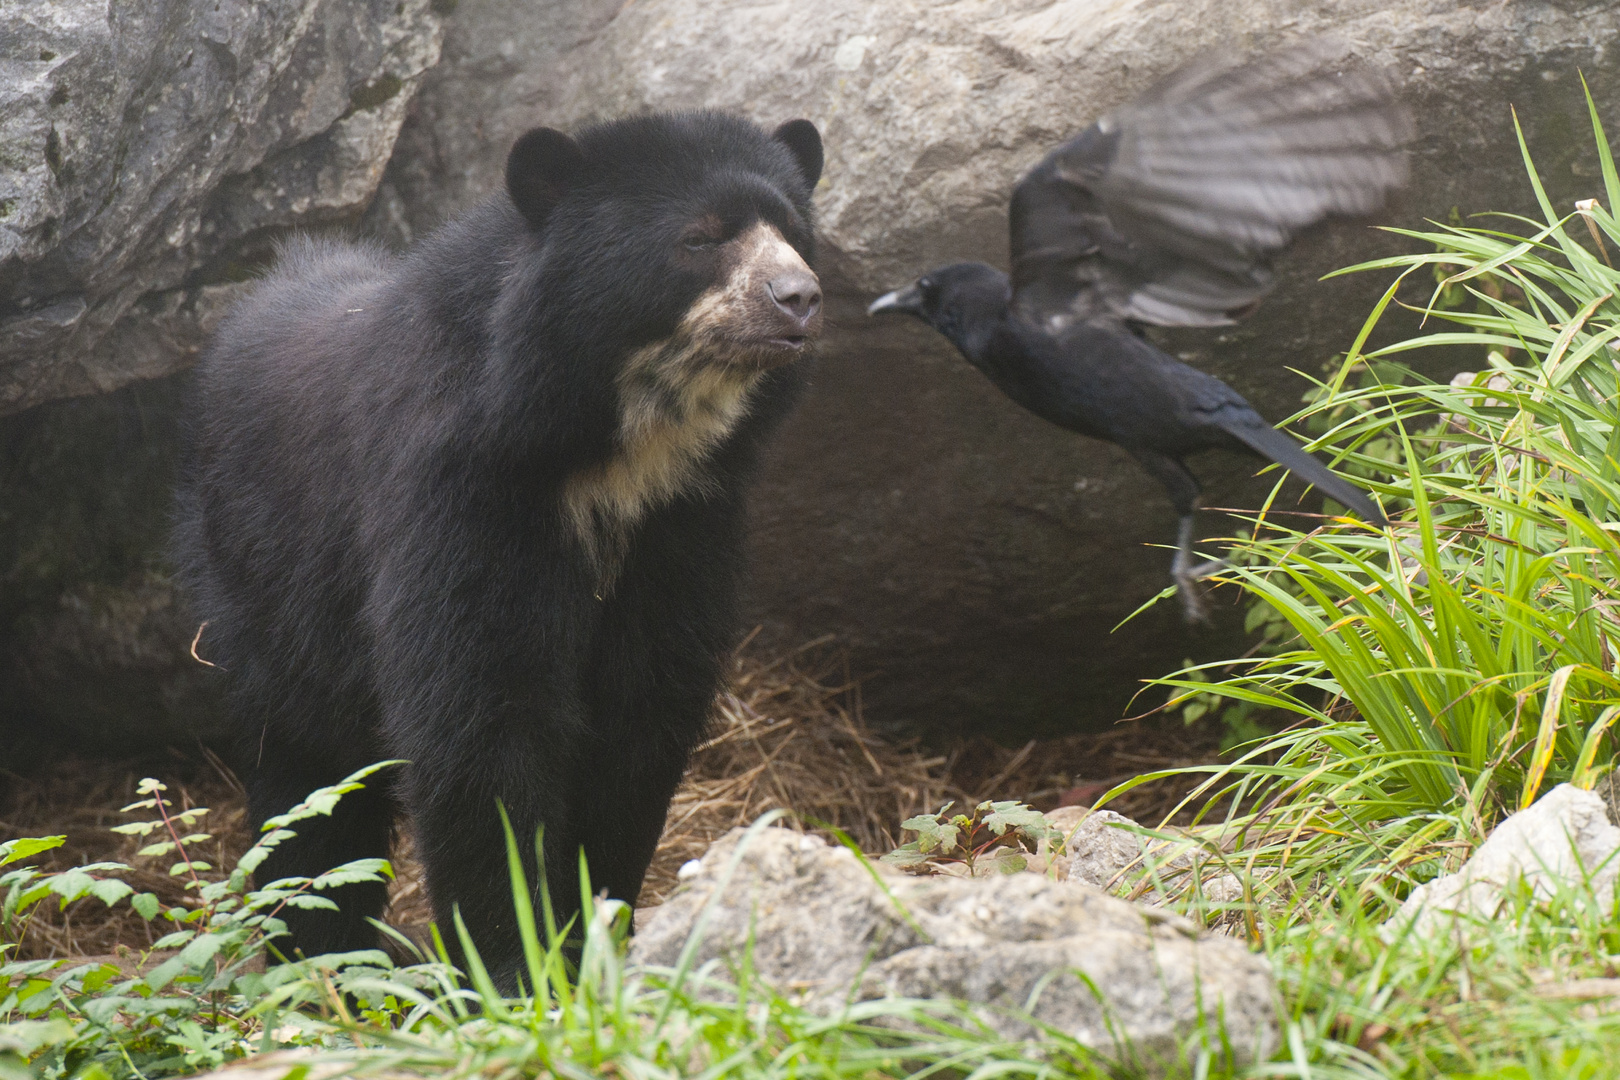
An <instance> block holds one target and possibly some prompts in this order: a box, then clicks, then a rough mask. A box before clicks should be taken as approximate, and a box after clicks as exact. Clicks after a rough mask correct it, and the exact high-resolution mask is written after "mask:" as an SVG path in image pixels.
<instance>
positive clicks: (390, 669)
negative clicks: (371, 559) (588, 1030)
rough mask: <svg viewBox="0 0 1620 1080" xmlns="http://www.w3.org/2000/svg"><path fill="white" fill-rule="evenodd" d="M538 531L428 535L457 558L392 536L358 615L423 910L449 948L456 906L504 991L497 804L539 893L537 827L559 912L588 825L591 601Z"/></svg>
mask: <svg viewBox="0 0 1620 1080" xmlns="http://www.w3.org/2000/svg"><path fill="white" fill-rule="evenodd" d="M475 525H476V527H474V526H475ZM409 538H410V537H409V534H407V536H406V539H409ZM541 539H543V538H536V537H527V538H524V537H513V536H512V534H511V533H510V532H504V531H503V530H502V529H501V528H500V527H499V526H498V525H492V524H491V523H489V522H488V521H485V522H476V523H475V522H468V523H465V524H464V526H463V527H461V528H457V529H453V530H452V531H451V532H450V535H449V536H448V538H441V539H440V540H439V542H438V543H437V544H436V545H433V549H434V550H436V551H449V552H455V553H457V555H458V556H459V557H458V558H455V559H447V558H442V557H441V558H432V557H429V555H426V554H424V555H422V556H421V557H420V558H415V557H412V555H413V552H412V551H411V550H409V549H404V550H402V552H401V554H400V556H399V558H397V559H396V560H395V561H394V562H393V563H392V564H391V565H390V567H389V573H388V575H386V576H385V577H384V578H383V579H382V580H381V581H380V582H379V585H378V588H377V590H376V595H377V597H379V598H383V599H387V600H388V601H389V602H388V603H387V604H383V603H378V604H377V605H376V606H374V607H373V609H372V611H371V612H370V615H371V619H370V621H371V626H372V628H373V633H374V634H375V641H376V655H377V656H378V658H379V662H378V664H377V666H376V668H375V680H376V685H377V689H378V695H379V697H380V699H381V701H382V712H383V720H382V727H383V736H384V740H385V742H386V743H387V746H388V749H389V751H390V753H391V754H392V755H393V756H396V757H400V758H404V759H406V760H407V761H409V762H410V765H409V766H408V767H407V769H406V770H405V778H404V783H403V785H402V795H403V801H404V803H405V806H406V809H407V810H408V812H409V813H410V815H411V818H412V822H413V825H414V828H415V831H416V837H417V842H418V848H419V851H420V854H421V857H422V861H423V863H424V865H425V867H426V870H427V879H428V887H429V891H430V893H431V895H432V898H433V911H434V918H435V920H436V921H437V922H438V924H439V929H440V932H441V933H442V934H443V935H444V937H445V939H446V942H447V943H448V944H449V945H450V946H451V948H452V949H453V950H457V945H456V921H455V916H456V914H457V913H459V914H460V917H461V921H462V923H463V924H464V925H465V926H466V928H467V931H468V933H469V934H470V935H471V938H472V941H473V944H474V946H475V947H476V949H477V950H478V953H479V956H480V958H481V959H482V961H483V963H484V965H485V966H486V967H487V968H488V969H489V971H490V973H491V975H492V976H493V977H494V978H495V980H496V985H497V986H498V987H500V988H501V990H502V991H504V992H508V993H510V992H513V991H515V990H516V988H517V983H518V977H519V974H520V973H521V972H522V971H523V952H522V945H521V942H520V940H519V937H518V930H517V920H516V916H515V912H514V908H513V896H512V884H511V880H510V875H509V873H508V864H507V849H506V838H505V833H504V830H503V829H502V827H501V818H500V808H504V809H505V811H506V814H507V816H508V818H509V819H510V821H511V823H512V830H513V833H514V836H515V838H516V841H517V847H518V851H519V852H520V854H521V855H522V858H523V865H524V873H525V877H526V878H527V879H528V884H529V887H530V891H531V893H532V894H533V896H534V898H535V900H536V902H537V903H538V898H539V894H538V885H539V881H540V868H539V866H538V865H537V862H536V859H535V856H534V838H535V835H536V832H537V831H538V830H539V829H541V827H542V826H543V827H544V829H545V837H546V867H545V870H546V878H547V880H548V882H549V884H550V891H551V895H552V897H553V900H554V903H555V905H556V907H557V909H558V911H559V914H560V916H561V917H562V918H564V919H566V918H567V917H568V916H569V915H570V914H572V913H573V911H574V910H575V909H576V908H577V907H578V903H579V900H578V897H579V892H578V885H577V882H576V874H577V869H576V865H577V859H578V851H579V846H580V843H581V840H582V830H583V829H585V828H588V827H589V823H588V822H587V821H585V820H583V819H582V818H581V816H580V814H579V812H578V807H577V794H576V792H577V790H578V782H579V776H580V773H581V769H582V768H583V767H584V763H585V762H586V761H587V759H588V756H589V755H588V752H587V750H586V742H587V740H588V739H589V732H590V728H591V721H590V718H589V714H588V707H587V704H586V702H585V700H584V698H583V696H582V694H581V693H580V673H581V668H582V666H583V664H584V661H585V656H586V655H587V652H588V648H589V642H590V640H591V637H592V635H593V633H594V631H595V627H596V625H597V623H598V622H599V619H600V616H599V613H598V607H599V602H598V601H597V600H596V599H595V598H594V595H593V593H592V589H591V582H590V579H589V575H588V574H587V573H586V572H585V571H584V570H583V569H582V568H581V567H580V565H579V563H578V562H577V560H574V559H571V558H570V557H569V556H570V553H569V552H568V551H567V550H566V549H562V550H558V549H557V548H552V549H549V550H548V549H546V548H545V547H543V546H542V543H541ZM536 921H537V922H538V921H539V919H538V917H537V920H536ZM524 981H525V982H527V981H528V979H527V977H525V978H524Z"/></svg>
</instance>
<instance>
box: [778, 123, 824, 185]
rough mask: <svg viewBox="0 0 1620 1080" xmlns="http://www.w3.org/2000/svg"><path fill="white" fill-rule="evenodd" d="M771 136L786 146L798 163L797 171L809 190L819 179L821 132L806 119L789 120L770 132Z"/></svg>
mask: <svg viewBox="0 0 1620 1080" xmlns="http://www.w3.org/2000/svg"><path fill="white" fill-rule="evenodd" d="M771 138H773V139H775V140H776V141H777V142H779V143H781V144H782V145H783V146H785V147H787V148H788V150H790V151H791V152H792V153H793V157H794V159H795V160H796V161H798V163H799V171H800V172H802V173H803V174H804V181H805V183H806V184H808V185H809V186H810V190H812V191H814V190H815V188H816V181H817V180H820V179H821V164H822V157H821V132H819V131H817V130H816V125H814V124H812V123H811V122H810V121H808V120H789V121H788V122H787V123H785V124H783V125H782V126H781V127H779V128H777V129H776V130H775V131H774V132H772V133H771Z"/></svg>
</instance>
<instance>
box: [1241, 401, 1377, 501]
mask: <svg viewBox="0 0 1620 1080" xmlns="http://www.w3.org/2000/svg"><path fill="white" fill-rule="evenodd" d="M1251 415H1252V416H1254V420H1253V421H1252V422H1247V421H1246V420H1245V419H1243V418H1233V420H1231V421H1230V422H1227V423H1223V424H1222V425H1221V426H1222V427H1224V428H1225V429H1226V430H1227V431H1228V432H1230V433H1231V434H1232V436H1233V437H1234V438H1236V439H1238V440H1239V441H1240V442H1242V443H1243V444H1244V445H1245V446H1248V447H1249V448H1250V449H1252V450H1253V451H1254V452H1255V453H1257V454H1261V455H1264V456H1265V457H1268V458H1270V459H1271V460H1272V461H1275V462H1276V463H1277V464H1278V465H1281V466H1282V467H1283V468H1285V469H1287V470H1288V471H1289V472H1291V473H1293V474H1294V475H1295V476H1297V477H1299V478H1300V479H1301V480H1305V481H1308V482H1310V483H1312V484H1314V485H1316V487H1317V488H1318V489H1320V490H1321V492H1322V493H1323V494H1324V495H1327V496H1329V497H1330V498H1333V499H1336V500H1338V501H1339V502H1340V503H1342V504H1344V505H1345V506H1346V507H1348V508H1349V509H1350V510H1352V511H1354V512H1355V514H1356V516H1357V517H1359V518H1362V519H1364V520H1366V521H1370V522H1372V523H1373V524H1374V525H1379V526H1383V525H1386V524H1388V523H1387V522H1386V521H1385V520H1384V515H1383V514H1381V513H1379V511H1378V507H1377V506H1375V505H1374V504H1373V501H1372V500H1371V499H1369V498H1367V494H1366V492H1364V491H1361V490H1360V489H1359V488H1356V487H1353V486H1351V484H1350V482H1349V481H1347V480H1345V479H1344V478H1343V477H1342V476H1340V475H1339V474H1338V473H1335V472H1334V471H1333V470H1332V469H1329V468H1328V467H1327V466H1326V465H1324V464H1322V463H1321V462H1320V461H1318V460H1316V458H1314V457H1312V456H1311V455H1310V454H1308V453H1306V452H1305V450H1304V448H1303V447H1301V446H1300V445H1299V443H1297V442H1295V441H1294V440H1293V438H1292V437H1291V436H1289V435H1288V434H1286V433H1285V432H1281V431H1278V430H1277V429H1276V428H1274V427H1272V426H1271V425H1270V424H1268V423H1266V422H1265V421H1264V420H1261V419H1260V417H1259V416H1258V415H1255V414H1252V413H1251Z"/></svg>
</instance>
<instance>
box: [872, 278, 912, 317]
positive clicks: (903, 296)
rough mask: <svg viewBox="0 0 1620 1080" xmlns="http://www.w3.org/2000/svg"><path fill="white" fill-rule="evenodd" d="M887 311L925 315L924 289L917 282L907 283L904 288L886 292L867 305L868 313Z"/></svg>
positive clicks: (879, 313)
mask: <svg viewBox="0 0 1620 1080" xmlns="http://www.w3.org/2000/svg"><path fill="white" fill-rule="evenodd" d="M886 312H898V313H899V314H902V315H915V316H917V317H918V318H919V319H920V318H922V317H923V298H922V290H921V289H919V288H917V286H916V285H915V284H911V285H907V286H906V287H905V288H903V289H896V290H894V292H891V293H884V294H883V295H882V296H880V297H878V298H877V299H876V300H874V301H872V302H871V303H870V304H868V305H867V307H866V313H867V314H868V315H882V314H884V313H886Z"/></svg>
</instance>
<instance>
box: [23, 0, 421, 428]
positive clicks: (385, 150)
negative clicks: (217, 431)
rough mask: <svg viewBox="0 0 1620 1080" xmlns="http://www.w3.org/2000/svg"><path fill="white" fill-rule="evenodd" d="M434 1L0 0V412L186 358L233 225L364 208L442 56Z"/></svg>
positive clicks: (208, 310) (236, 262) (239, 251)
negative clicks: (0, 1) (419, 89)
mask: <svg viewBox="0 0 1620 1080" xmlns="http://www.w3.org/2000/svg"><path fill="white" fill-rule="evenodd" d="M429 4H430V0H293V2H289V3H275V4H254V3H249V2H245V0H220V2H218V3H210V4H196V3H188V2H185V0H139V2H136V0H118V2H114V3H112V4H110V5H109V4H108V3H105V2H99V0H23V2H21V3H13V4H8V5H6V6H5V7H3V8H0V414H4V413H8V412H15V411H17V410H20V409H25V408H28V407H29V406H31V405H36V404H39V403H41V402H45V401H49V400H51V399H53V398H60V397H68V396H73V395H79V394H89V393H96V392H105V391H109V390H113V389H116V388H118V387H120V386H123V385H125V384H127V383H129V382H131V381H133V380H136V379H150V378H155V377H158V376H161V375H166V374H169V373H171V372H174V371H177V370H180V369H181V368H183V367H184V366H186V364H187V363H188V362H189V360H190V358H191V356H192V355H193V354H194V353H195V351H196V350H197V348H198V347H199V346H200V344H201V342H202V341H203V339H204V337H205V336H206V334H207V332H208V331H209V329H210V328H211V326H212V324H213V322H214V320H215V319H216V318H217V317H218V315H219V314H220V312H221V311H222V310H223V308H224V306H225V305H226V304H227V303H228V302H229V300H230V299H231V298H232V297H233V296H235V295H236V294H237V292H238V290H239V286H237V285H235V284H233V282H235V281H238V280H240V279H241V277H242V275H243V273H244V269H245V264H246V263H250V262H251V261H253V260H254V259H262V257H263V253H262V250H258V249H255V247H254V246H253V245H252V244H247V245H244V241H245V240H258V239H262V238H263V236H264V235H265V234H266V233H267V232H269V231H273V230H278V229H285V228H287V227H291V226H314V225H324V224H330V223H333V222H342V221H348V220H353V219H354V218H356V217H358V215H359V214H360V213H361V212H362V211H363V210H364V209H365V208H366V206H367V204H369V202H370V201H371V197H372V194H373V192H374V191H375V190H376V187H377V184H378V182H379V181H380V180H381V178H382V173H383V169H384V168H385V167H386V165H387V162H388V158H389V155H390V153H391V152H392V150H393V145H394V139H395V137H396V135H397V134H398V131H399V127H400V124H401V123H402V122H403V121H404V119H405V113H406V107H407V105H408V104H409V102H410V99H411V96H412V94H413V93H414V91H415V89H416V86H417V84H418V83H419V81H420V78H421V75H422V73H423V72H424V71H425V70H427V68H429V67H430V66H432V64H433V63H434V62H435V61H436V60H437V58H438V53H439V42H440V29H439V24H438V20H437V17H436V16H435V15H434V14H433V13H432V12H431V11H430V9H429ZM260 248H261V249H262V245H260Z"/></svg>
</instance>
